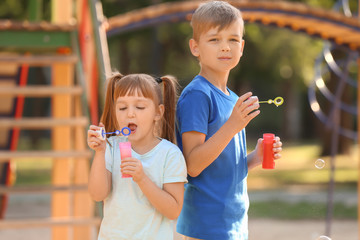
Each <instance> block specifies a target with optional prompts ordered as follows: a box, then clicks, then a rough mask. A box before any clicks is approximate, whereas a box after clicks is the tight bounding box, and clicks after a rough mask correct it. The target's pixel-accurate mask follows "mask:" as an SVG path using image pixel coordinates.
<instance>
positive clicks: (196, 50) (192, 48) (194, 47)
mask: <svg viewBox="0 0 360 240" xmlns="http://www.w3.org/2000/svg"><path fill="white" fill-rule="evenodd" d="M189 47H190V51H191V53H192V55H194V56H195V57H199V56H200V53H199V47H198V44H197V42H196V41H195V39H193V38H192V39H190V40H189Z"/></svg>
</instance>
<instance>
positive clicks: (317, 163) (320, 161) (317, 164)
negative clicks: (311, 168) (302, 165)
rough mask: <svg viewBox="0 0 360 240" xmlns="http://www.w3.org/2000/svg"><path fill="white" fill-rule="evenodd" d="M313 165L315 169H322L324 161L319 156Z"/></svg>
mask: <svg viewBox="0 0 360 240" xmlns="http://www.w3.org/2000/svg"><path fill="white" fill-rule="evenodd" d="M315 167H316V168H317V169H322V168H323V167H325V161H324V160H322V159H321V158H319V159H318V160H316V161H315Z"/></svg>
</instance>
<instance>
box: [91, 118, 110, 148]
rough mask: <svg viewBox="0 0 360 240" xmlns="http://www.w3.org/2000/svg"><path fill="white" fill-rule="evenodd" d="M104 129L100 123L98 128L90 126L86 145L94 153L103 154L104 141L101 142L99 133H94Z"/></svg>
mask: <svg viewBox="0 0 360 240" xmlns="http://www.w3.org/2000/svg"><path fill="white" fill-rule="evenodd" d="M101 127H104V124H102V123H100V124H99V126H95V125H91V126H90V127H89V130H88V136H87V143H88V146H89V147H90V148H91V149H93V150H95V151H96V152H105V150H106V140H101V139H100V138H99V137H100V133H99V132H96V131H97V130H100V129H101Z"/></svg>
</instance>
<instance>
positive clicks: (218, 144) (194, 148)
mask: <svg viewBox="0 0 360 240" xmlns="http://www.w3.org/2000/svg"><path fill="white" fill-rule="evenodd" d="M251 95H252V93H246V94H244V95H242V96H241V97H240V98H239V99H238V101H237V102H236V104H235V106H234V109H233V111H232V113H231V115H230V117H229V119H228V120H227V121H226V122H225V124H224V125H223V126H222V127H221V128H220V129H219V130H218V131H217V132H216V133H215V134H214V135H213V136H212V137H210V138H209V139H208V140H207V141H205V137H206V136H205V134H203V133H200V132H195V131H191V132H184V133H183V134H182V144H183V154H184V157H185V160H186V165H187V171H188V174H189V175H190V176H192V177H196V176H198V175H199V174H200V173H201V172H202V171H203V170H204V169H205V168H207V167H208V166H209V165H210V164H211V163H212V162H213V161H214V160H215V159H216V158H217V157H218V156H219V155H220V153H221V152H222V151H223V150H224V149H225V147H226V146H227V145H228V144H229V142H230V141H231V139H232V138H233V137H234V135H235V134H236V133H238V132H240V131H241V130H242V129H243V128H244V127H245V126H246V125H247V124H248V123H249V122H250V121H251V120H252V119H253V118H254V117H256V116H257V115H258V114H259V113H260V111H258V110H256V109H257V108H258V107H259V104H258V103H257V101H258V100H257V98H256V99H255V98H250V99H249V100H247V99H248V98H249V97H250V96H251ZM254 110H256V111H254Z"/></svg>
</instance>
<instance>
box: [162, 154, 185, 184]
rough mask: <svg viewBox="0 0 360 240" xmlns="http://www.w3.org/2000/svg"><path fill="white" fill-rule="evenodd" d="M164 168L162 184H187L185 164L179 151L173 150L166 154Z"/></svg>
mask: <svg viewBox="0 0 360 240" xmlns="http://www.w3.org/2000/svg"><path fill="white" fill-rule="evenodd" d="M164 168H165V169H164V183H174V182H184V183H187V170H186V163H185V159H184V156H183V155H182V153H181V151H180V149H176V150H175V149H173V150H172V151H171V152H170V153H169V154H168V156H167V159H166V162H165V166H164Z"/></svg>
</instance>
